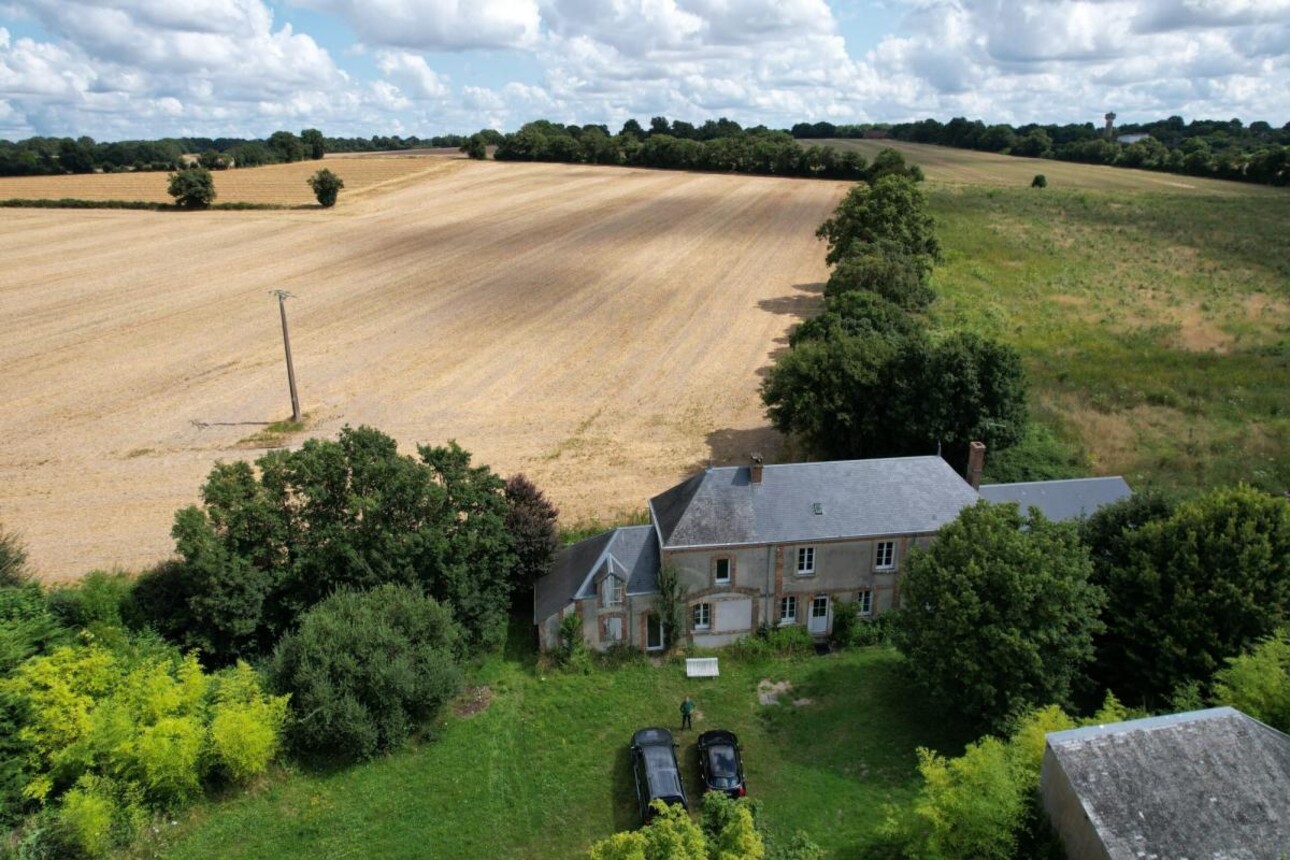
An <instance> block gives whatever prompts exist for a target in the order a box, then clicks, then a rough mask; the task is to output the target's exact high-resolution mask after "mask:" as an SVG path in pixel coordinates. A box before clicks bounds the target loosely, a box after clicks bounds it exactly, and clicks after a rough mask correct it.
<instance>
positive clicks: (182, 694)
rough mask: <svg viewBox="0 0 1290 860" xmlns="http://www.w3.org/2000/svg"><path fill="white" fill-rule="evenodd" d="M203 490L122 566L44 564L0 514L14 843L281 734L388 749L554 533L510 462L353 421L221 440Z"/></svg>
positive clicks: (4, 802)
mask: <svg viewBox="0 0 1290 860" xmlns="http://www.w3.org/2000/svg"><path fill="white" fill-rule="evenodd" d="M201 499H202V503H201V504H200V505H194V506H190V507H187V508H185V509H183V510H181V511H178V512H177V513H176V515H175V519H174V527H173V529H172V535H173V537H174V540H175V551H176V553H175V558H174V559H173V560H171V561H167V562H165V563H163V564H160V565H158V566H157V567H155V568H154V569H152V570H149V571H145V572H144V573H143V574H141V575H140V576H139V577H137V578H134V579H132V578H130V577H129V576H128V575H127V574H123V573H117V574H113V573H103V572H96V573H91V574H90V575H88V576H87V577H85V578H84V579H83V580H82V581H81V582H80V583H78V584H76V585H74V586H68V587H56V588H45V587H42V586H41V585H40V584H38V583H36V582H34V581H32V580H31V579H30V577H29V576H28V575H27V572H26V560H25V553H24V552H23V549H22V545H21V542H20V541H19V540H18V539H17V538H16V536H14V535H12V534H9V533H0V671H2V673H3V678H2V679H0V821H2V822H3V823H4V824H5V825H8V826H9V827H14V828H16V829H15V832H14V834H13V836H12V837H11V841H12V842H13V844H16V845H18V846H19V849H18V850H19V852H20V853H21V855H22V856H32V857H37V856H40V857H45V856H49V857H55V856H57V857H97V856H102V855H103V854H105V853H107V852H109V851H110V850H112V849H113V848H114V847H119V846H121V845H124V844H127V843H128V842H130V841H131V839H132V838H133V837H134V836H136V835H137V834H138V833H139V832H141V830H142V829H143V828H144V827H146V826H147V825H148V824H149V823H151V822H152V820H153V818H154V816H157V815H161V814H167V815H169V814H173V813H174V812H176V811H177V810H179V809H181V808H183V807H184V806H185V805H187V804H188V803H190V802H191V801H193V800H194V799H196V798H198V797H200V796H201V795H203V794H204V793H207V792H210V791H217V790H219V789H221V788H222V787H224V786H230V785H240V784H243V783H245V782H247V781H248V780H251V779H253V778H255V776H256V775H258V774H260V773H263V772H264V771H265V769H266V768H267V767H268V766H269V765H270V763H271V762H272V761H273V760H274V758H275V757H277V756H278V755H279V753H280V752H290V753H292V754H294V755H297V756H306V757H309V756H319V755H321V756H324V757H326V758H327V759H329V760H335V759H342V760H344V759H349V760H353V759H363V758H369V757H371V756H374V755H377V754H379V753H381V752H384V751H387V750H392V749H395V748H397V747H398V746H400V745H401V744H403V743H404V742H405V741H406V740H407V739H408V738H409V737H411V736H412V735H413V734H414V733H416V732H418V731H419V730H421V728H422V727H423V726H425V725H427V724H428V723H429V721H430V720H431V719H432V718H433V717H434V716H435V714H436V713H437V712H438V710H439V709H440V708H441V707H442V706H443V704H444V703H446V702H447V701H448V700H449V699H450V698H451V697H452V696H453V695H455V694H456V693H457V692H458V690H459V688H460V685H461V683H462V678H463V668H462V667H463V663H464V661H466V660H468V659H471V658H473V657H474V656H476V655H479V654H482V653H485V652H487V651H490V650H493V649H495V648H497V647H498V646H499V645H500V644H501V643H502V641H503V638H504V634H505V629H506V624H507V620H508V617H509V612H510V610H511V607H512V605H513V604H514V603H515V602H518V603H520V604H523V603H524V600H525V595H526V594H528V595H531V588H532V583H533V582H534V580H535V579H536V578H537V577H538V576H539V575H541V574H542V573H543V572H544V571H545V570H546V569H547V567H548V565H549V564H550V561H551V558H552V555H553V553H554V551H555V548H556V546H557V542H558V541H557V536H556V528H555V523H556V511H555V509H554V507H552V506H551V505H550V503H549V502H547V501H546V499H545V498H544V496H543V495H542V493H541V491H540V490H538V489H537V488H536V487H535V486H533V484H532V483H530V482H529V481H528V480H526V479H525V478H524V477H523V476H521V475H517V476H513V477H511V478H510V479H508V480H504V479H502V478H501V477H500V476H498V475H496V474H495V473H494V472H492V470H490V469H488V468H487V467H482V466H475V465H473V464H472V463H471V456H470V454H469V453H468V452H466V451H464V450H462V449H461V448H460V447H458V446H457V445H456V444H452V443H450V444H448V445H447V446H440V447H431V446H421V447H420V448H418V450H417V454H416V456H410V455H403V454H400V453H399V452H398V450H397V446H396V444H395V442H394V440H393V439H391V438H390V437H388V436H386V435H384V434H383V433H381V432H379V431H377V430H374V429H371V428H366V427H360V428H357V429H355V428H349V427H346V428H345V429H344V430H342V431H341V433H340V436H339V438H337V439H335V440H322V439H314V440H310V441H308V442H306V443H305V444H304V445H303V446H302V447H301V448H300V449H298V450H296V451H275V452H271V453H269V454H266V455H265V456H263V457H261V458H259V459H258V460H257V461H256V462H255V463H254V464H252V463H248V462H236V463H221V464H219V465H217V466H216V467H215V468H214V469H212V471H211V473H210V475H209V477H208V478H207V480H206V482H205V484H204V485H203V487H202V490H201ZM530 599H531V598H530ZM253 667H254V668H253Z"/></svg>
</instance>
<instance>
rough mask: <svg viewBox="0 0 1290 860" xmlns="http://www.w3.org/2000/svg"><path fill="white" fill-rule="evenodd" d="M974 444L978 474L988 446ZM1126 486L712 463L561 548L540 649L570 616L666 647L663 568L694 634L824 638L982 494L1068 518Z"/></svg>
mask: <svg viewBox="0 0 1290 860" xmlns="http://www.w3.org/2000/svg"><path fill="white" fill-rule="evenodd" d="M973 453H974V456H973V459H972V462H971V463H970V464H969V467H968V473H969V475H971V476H973V477H974V478H975V477H976V476H979V475H980V472H981V469H982V467H983V464H984V446H977V447H975V448H974V452H973ZM987 491H989V492H990V493H992V495H988V496H987V495H986V494H987ZM1128 492H1129V489H1128V485H1127V484H1124V482H1123V480H1122V479H1120V478H1114V479H1101V478H1098V479H1087V480H1081V481H1046V482H1037V483H1027V484H1011V485H994V486H993V487H991V488H982V490H981V492H980V493H978V491H977V489H976V487H975V486H973V484H972V483H970V482H969V480H967V479H965V478H963V477H962V476H960V475H959V474H958V473H957V472H955V471H954V470H953V469H952V468H951V467H950V465H949V464H948V463H946V462H945V461H944V460H942V459H941V458H940V457H896V458H889V459H879V460H840V461H828V462H821V463H784V464H779V465H762V464H761V463H760V462H758V461H756V460H754V462H752V463H750V464H749V465H747V466H728V467H721V468H709V469H706V470H705V471H702V472H699V473H698V474H696V475H693V476H692V477H690V478H689V479H688V480H686V481H683V482H682V483H680V484H677V485H676V486H674V487H672V488H671V489H669V490H667V491H665V492H663V493H660V494H659V495H657V496H655V497H654V498H653V499H651V500H650V502H649V511H650V524H649V525H640V526H627V527H623V528H617V529H613V530H611V531H607V532H604V533H602V534H599V535H596V536H595V537H592V538H588V539H587V540H584V541H581V542H579V543H577V544H574V545H573V546H571V547H566V548H565V549H563V550H561V551H560V553H558V554H557V556H556V559H555V563H554V565H553V569H552V572H551V573H550V574H548V575H547V576H545V577H543V578H542V579H541V580H539V581H538V583H537V585H536V588H535V596H534V619H533V620H534V623H535V624H536V626H537V628H538V639H539V644H540V646H541V647H542V648H543V649H544V650H545V649H549V648H554V647H556V646H557V645H558V644H559V642H560V625H561V623H562V622H563V621H564V619H565V618H566V617H568V616H570V615H576V616H578V617H579V618H580V619H581V629H582V632H583V637H584V639H585V641H586V642H587V643H588V644H589V645H590V646H591V647H593V648H598V649H605V648H609V647H611V646H614V645H627V646H630V647H633V648H641V649H645V650H662V649H664V648H665V647H667V646H668V645H670V644H672V643H667V642H664V641H663V630H662V624H661V623H660V620H659V615H658V612H657V609H656V602H655V600H656V596H657V593H658V574H659V571H660V569H662V568H663V567H665V566H666V567H669V568H671V569H673V570H675V571H676V573H677V578H678V581H679V584H680V591H681V593H682V595H683V597H684V606H683V610H682V616H683V617H682V621H683V626H684V628H685V633H684V635H685V638H686V641H687V642H688V643H690V644H693V645H697V646H700V647H706V648H714V647H720V646H722V645H727V644H729V643H731V642H733V641H735V640H737V639H740V638H742V637H744V636H747V635H748V634H750V633H752V632H753V631H755V630H757V629H758V628H759V627H761V626H763V625H768V626H780V625H801V626H804V627H806V629H807V630H808V631H809V632H810V633H811V634H812V635H813V636H817V637H824V636H827V635H828V634H829V633H830V632H831V630H832V629H833V616H834V610H835V608H836V606H837V605H838V603H839V602H840V601H844V600H845V601H854V602H855V603H856V605H857V608H858V610H859V612H860V613H861V614H862V615H868V616H874V615H878V614H880V613H882V612H885V611H887V610H888V609H891V608H893V607H895V606H898V605H899V604H900V574H901V569H902V566H903V564H904V560H905V559H906V558H908V556H909V553H910V551H911V550H912V549H914V548H915V547H919V546H926V545H927V544H928V543H930V542H931V541H932V539H933V538H934V537H935V535H936V533H937V532H938V531H939V530H940V529H941V527H942V526H944V525H945V524H946V523H948V522H950V521H952V520H953V519H955V518H956V517H957V516H958V515H959V512H960V511H962V510H963V508H965V507H967V506H969V505H973V504H975V503H976V502H977V501H979V500H980V499H981V498H982V497H983V496H986V497H987V498H991V500H995V499H996V498H997V499H998V500H1000V501H1019V502H1021V503H1022V504H1023V505H1024V504H1026V503H1033V504H1036V505H1038V506H1040V507H1041V508H1042V509H1044V510H1045V511H1049V512H1051V513H1052V514H1053V516H1052V518H1054V519H1067V518H1073V517H1075V516H1081V515H1085V514H1087V513H1091V512H1092V510H1095V509H1096V508H1097V507H1099V506H1100V505H1102V504H1106V503H1109V502H1110V501H1114V500H1115V499H1116V498H1119V497H1120V496H1121V495H1127V494H1128Z"/></svg>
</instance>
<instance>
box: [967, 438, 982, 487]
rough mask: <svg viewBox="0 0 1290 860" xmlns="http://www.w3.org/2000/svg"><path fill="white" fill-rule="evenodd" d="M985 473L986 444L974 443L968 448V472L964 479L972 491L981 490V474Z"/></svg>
mask: <svg viewBox="0 0 1290 860" xmlns="http://www.w3.org/2000/svg"><path fill="white" fill-rule="evenodd" d="M984 471H985V443H984V442H973V443H972V444H971V445H969V446H968V464H967V472H966V473H965V474H964V477H965V478H967V482H968V483H969V484H971V485H972V489H974V490H979V489H981V473H982V472H984Z"/></svg>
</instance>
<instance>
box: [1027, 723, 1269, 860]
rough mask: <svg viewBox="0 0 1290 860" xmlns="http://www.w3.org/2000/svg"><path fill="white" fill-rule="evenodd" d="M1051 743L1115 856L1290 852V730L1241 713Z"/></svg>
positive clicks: (1228, 856)
mask: <svg viewBox="0 0 1290 860" xmlns="http://www.w3.org/2000/svg"><path fill="white" fill-rule="evenodd" d="M1048 748H1049V750H1051V752H1052V754H1053V756H1054V758H1055V759H1056V761H1057V762H1058V764H1059V765H1060V767H1061V769H1062V770H1063V771H1064V772H1065V774H1066V777H1067V779H1069V780H1070V783H1071V785H1072V787H1073V788H1074V790H1075V793H1076V794H1077V795H1078V797H1079V799H1080V801H1081V803H1082V805H1083V807H1084V812H1085V813H1086V814H1087V815H1088V817H1089V822H1090V823H1091V824H1092V826H1093V827H1094V828H1095V829H1096V831H1097V833H1098V835H1099V836H1100V837H1101V839H1102V843H1103V845H1104V846H1105V847H1106V849H1107V854H1108V856H1110V857H1111V858H1112V860H1120V858H1140V857H1158V858H1190V860H1201V858H1222V859H1223V860H1256V858H1272V860H1276V858H1280V857H1283V856H1285V854H1286V853H1290V736H1288V735H1285V734H1282V733H1281V732H1279V731H1277V730H1276V729H1273V728H1270V727H1268V726H1265V725H1264V724H1263V723H1260V722H1259V721H1258V720H1255V719H1252V718H1250V717H1248V716H1246V715H1245V714H1243V713H1241V712H1240V711H1237V710H1235V709H1233V708H1211V709H1209V710H1204V711H1192V712H1190V713H1185V714H1175V715H1172V716H1167V717H1152V718H1150V719H1144V720H1130V721H1128V722H1123V723H1113V724H1111V725H1106V726H1093V727H1089V728H1083V729H1072V730H1071V731H1065V732H1054V733H1052V734H1050V735H1048ZM1046 767H1047V764H1046Z"/></svg>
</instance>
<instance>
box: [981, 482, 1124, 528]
mask: <svg viewBox="0 0 1290 860" xmlns="http://www.w3.org/2000/svg"><path fill="white" fill-rule="evenodd" d="M1131 495H1133V490H1131V489H1129V485H1128V484H1127V483H1125V480H1124V478H1121V477H1119V476H1118V475H1117V476H1115V477H1113V478H1073V479H1070V480H1066V481H1026V482H1023V483H1019V484H986V485H985V486H984V487H982V488H981V498H983V499H987V500H989V501H991V502H1016V503H1017V504H1018V505H1020V506H1021V510H1022V511H1023V512H1024V511H1025V510H1026V509H1027V508H1030V507H1036V508H1039V510H1040V511H1042V512H1043V514H1044V516H1046V517H1048V519H1050V520H1059V521H1060V520H1074V519H1078V518H1080V517H1086V516H1088V515H1089V514H1091V513H1093V512H1094V511H1096V510H1097V509H1098V508H1100V507H1102V506H1103V505H1109V504H1111V503H1112V502H1118V501H1119V500H1120V499H1123V498H1126V497H1128V496H1131Z"/></svg>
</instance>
